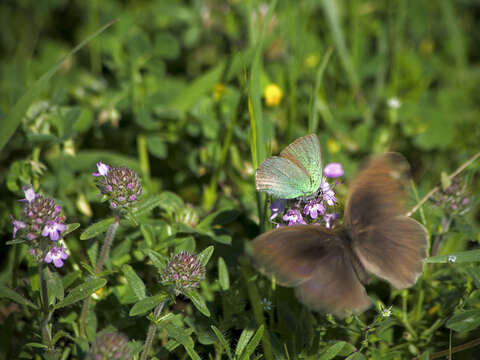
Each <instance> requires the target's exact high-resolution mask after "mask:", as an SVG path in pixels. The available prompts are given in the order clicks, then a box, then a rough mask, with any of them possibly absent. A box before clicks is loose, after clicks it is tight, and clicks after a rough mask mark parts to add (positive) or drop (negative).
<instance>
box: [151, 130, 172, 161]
mask: <svg viewBox="0 0 480 360" xmlns="http://www.w3.org/2000/svg"><path fill="white" fill-rule="evenodd" d="M147 147H148V151H149V152H150V154H152V155H153V156H155V157H156V158H159V159H165V158H166V157H167V155H168V148H167V145H166V144H165V140H164V139H163V138H162V137H161V136H158V135H150V136H148V137H147Z"/></svg>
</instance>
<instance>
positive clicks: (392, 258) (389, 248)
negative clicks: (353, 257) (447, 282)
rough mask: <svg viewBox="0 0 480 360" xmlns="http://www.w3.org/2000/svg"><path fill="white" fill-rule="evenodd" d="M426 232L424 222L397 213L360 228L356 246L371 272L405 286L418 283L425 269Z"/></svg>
mask: <svg viewBox="0 0 480 360" xmlns="http://www.w3.org/2000/svg"><path fill="white" fill-rule="evenodd" d="M427 236H428V235H427V231H426V229H425V227H424V226H423V225H421V224H420V223H418V222H416V221H415V220H413V219H410V218H408V217H406V216H397V217H393V218H390V219H387V220H384V221H382V222H381V223H378V224H376V225H373V226H370V227H369V228H368V229H366V231H363V232H361V233H360V234H359V235H358V236H357V237H355V240H354V242H353V244H354V245H353V248H354V250H355V252H356V254H357V255H358V257H359V258H360V261H361V262H362V264H363V266H365V268H366V269H367V270H368V271H369V272H371V273H373V274H375V275H377V276H378V277H381V278H382V279H385V280H387V281H389V282H391V283H392V285H393V286H395V287H396V288H397V289H403V288H406V287H410V286H412V285H413V284H415V282H416V281H417V278H418V277H419V276H420V274H421V273H422V271H423V261H424V260H425V257H426V256H427Z"/></svg>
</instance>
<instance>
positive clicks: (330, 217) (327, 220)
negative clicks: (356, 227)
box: [323, 213, 339, 228]
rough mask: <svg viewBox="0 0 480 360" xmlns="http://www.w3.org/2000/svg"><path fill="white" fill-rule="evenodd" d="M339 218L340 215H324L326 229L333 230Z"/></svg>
mask: <svg viewBox="0 0 480 360" xmlns="http://www.w3.org/2000/svg"><path fill="white" fill-rule="evenodd" d="M338 217H339V215H338V214H336V213H332V214H325V215H323V221H325V227H327V228H331V227H332V226H333V223H334V222H335V220H337V219H338Z"/></svg>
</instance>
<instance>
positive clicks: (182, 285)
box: [162, 251, 205, 295]
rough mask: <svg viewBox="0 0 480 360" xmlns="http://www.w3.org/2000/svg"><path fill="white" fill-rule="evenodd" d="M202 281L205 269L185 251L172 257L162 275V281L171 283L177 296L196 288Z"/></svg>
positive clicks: (195, 257) (196, 258) (193, 256)
mask: <svg viewBox="0 0 480 360" xmlns="http://www.w3.org/2000/svg"><path fill="white" fill-rule="evenodd" d="M203 279H205V267H204V266H203V265H202V263H201V262H200V260H199V259H198V257H197V256H196V255H194V254H190V253H189V252H187V251H181V252H180V253H178V254H177V255H174V256H173V257H172V258H171V260H170V261H169V262H168V264H167V266H166V267H165V269H164V270H163V273H162V280H163V281H164V282H169V283H173V284H174V288H175V293H176V294H177V295H179V294H185V293H186V292H188V291H189V290H192V289H195V288H198V287H199V286H200V281H202V280H203Z"/></svg>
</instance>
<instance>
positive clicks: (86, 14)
mask: <svg viewBox="0 0 480 360" xmlns="http://www.w3.org/2000/svg"><path fill="white" fill-rule="evenodd" d="M275 5H276V6H275V7H274V8H273V7H272V4H269V3H268V2H262V1H254V0H246V1H241V0H228V1H227V0H225V1H213V0H210V1H209V0H204V1H200V0H191V1H166V0H157V1H114V0H103V1H99V0H89V1H66V0H43V1H26V0H23V1H22V0H18V1H9V0H6V1H2V2H1V3H0V79H1V80H0V130H1V131H2V133H3V134H2V135H0V138H1V137H2V136H3V140H5V141H6V140H8V137H6V136H7V135H8V134H7V133H8V131H6V130H5V129H6V128H8V127H12V126H13V128H15V127H17V130H16V132H15V133H14V135H13V136H12V137H11V138H9V141H8V143H7V144H6V145H5V146H4V147H3V148H2V149H1V152H0V183H1V184H2V186H1V187H0V197H1V199H2V201H1V202H0V214H1V216H0V234H1V236H2V238H3V239H7V240H9V239H10V237H11V225H10V217H9V215H10V214H11V213H14V212H15V211H18V204H17V203H16V202H17V199H18V198H20V197H22V192H21V187H22V185H27V184H29V183H31V182H33V183H34V185H35V186H37V185H41V188H42V190H43V191H44V192H45V193H47V194H51V195H52V196H54V197H55V198H57V199H58V200H59V201H60V202H61V203H62V205H63V206H64V209H65V212H66V214H67V216H68V217H69V219H70V222H79V223H81V224H82V226H86V225H88V224H89V223H91V222H92V221H94V219H97V220H98V219H101V218H102V217H104V216H106V214H108V209H107V208H106V207H105V206H104V205H103V204H100V202H99V199H98V196H97V191H96V189H95V186H94V184H93V181H92V179H91V173H92V172H93V171H95V163H96V162H97V161H103V162H106V163H110V164H114V165H127V166H130V167H131V168H133V169H135V170H136V171H138V172H139V174H140V175H141V177H142V178H143V183H144V187H145V192H146V193H147V195H148V194H155V193H158V192H159V191H165V190H169V191H171V192H174V193H176V194H177V195H178V196H180V197H181V198H182V199H183V201H184V202H185V203H188V204H191V205H189V206H191V207H192V209H193V208H194V209H195V211H194V212H195V216H193V215H192V216H193V218H192V219H193V220H192V219H186V220H185V219H182V220H181V221H190V222H191V223H190V224H191V225H195V224H196V222H198V218H199V217H200V218H202V217H204V216H205V215H207V214H208V213H210V212H211V211H212V210H215V209H221V208H227V207H229V208H235V209H238V210H239V214H240V216H239V217H238V218H237V219H236V220H235V221H234V222H233V223H232V224H231V225H230V228H231V229H230V230H231V232H232V233H233V234H234V235H233V236H234V241H233V245H232V247H228V246H224V247H222V248H221V250H220V252H221V253H222V254H223V256H224V257H225V258H226V259H228V260H229V261H228V265H229V267H230V268H232V269H236V267H237V266H238V263H237V262H236V258H237V257H238V256H240V255H241V253H242V251H243V250H242V249H243V242H245V241H247V240H248V239H252V238H253V237H254V236H256V235H257V234H258V232H259V229H258V226H257V225H258V223H259V222H260V220H261V219H260V217H262V219H263V215H260V217H259V211H260V214H263V211H264V209H263V208H262V206H257V200H258V198H257V195H256V192H255V185H254V172H255V168H256V165H257V164H258V162H259V161H261V160H262V159H263V158H264V157H265V156H268V155H269V154H270V153H278V152H279V151H280V150H281V149H282V148H283V147H284V146H285V145H287V144H288V143H290V142H291V141H293V140H294V139H295V138H297V137H299V136H303V135H305V134H307V133H309V132H315V133H317V134H318V136H319V138H320V140H321V143H322V150H323V158H324V162H325V163H326V162H329V161H338V162H341V163H342V165H343V167H344V169H345V172H346V173H345V180H346V184H348V180H349V179H351V177H352V176H353V175H354V174H355V171H356V169H357V167H358V166H359V165H360V163H361V160H362V159H364V158H366V157H367V156H369V155H371V154H373V153H381V152H385V151H398V152H401V153H403V154H404V155H405V156H406V158H407V159H408V160H409V162H410V164H411V166H412V174H413V179H414V181H415V183H416V184H417V190H418V193H419V197H422V196H423V195H424V194H426V193H427V192H428V191H429V190H430V189H431V188H432V187H434V186H435V185H437V184H438V183H439V181H440V178H441V174H442V173H445V174H449V173H451V172H453V171H454V170H455V169H456V168H457V167H458V166H460V165H461V164H462V163H463V162H464V161H466V160H467V159H468V158H469V157H471V156H473V154H474V153H476V152H478V151H479V149H480V67H479V62H480V47H479V46H478V45H479V42H480V27H479V26H478V24H479V19H480V3H479V2H477V1H474V0H462V1H453V0H435V1H415V0H391V1H381V0H371V1H368V0H318V1H313V0H302V1H295V0H279V1H278V2H277V3H276V4H275ZM115 19H117V20H118V21H116V22H115V23H114V24H113V25H112V26H110V27H109V28H108V29H107V30H105V31H104V32H103V33H101V34H100V35H98V36H97V37H95V38H94V39H93V40H92V41H90V42H89V43H88V44H87V45H86V46H85V47H84V48H82V49H81V50H80V51H79V52H77V53H76V54H75V55H74V56H71V57H68V58H67V59H66V60H65V61H64V62H63V63H61V65H60V67H59V68H58V71H57V73H56V74H55V75H54V77H53V78H52V79H51V80H50V81H49V82H48V84H47V86H45V87H44V89H42V91H41V92H40V94H39V96H38V97H36V98H35V99H32V100H34V101H33V102H31V103H29V104H28V107H27V108H24V109H23V110H21V111H20V113H19V115H17V116H16V117H14V116H12V115H11V114H12V109H13V107H14V105H15V104H16V103H17V101H18V100H19V99H20V98H21V96H22V95H23V94H25V92H26V91H27V90H28V89H29V88H31V86H32V85H33V84H34V82H35V81H36V80H38V79H39V78H40V77H41V76H42V74H44V73H45V72H47V71H48V70H49V69H50V68H51V67H52V66H53V65H54V64H55V63H56V62H57V61H58V60H59V59H60V58H61V57H62V56H64V55H66V54H67V53H68V52H69V51H70V50H71V49H73V48H74V47H75V46H76V45H77V44H79V43H80V42H81V41H83V40H84V39H86V38H87V37H88V36H89V35H91V34H93V33H94V32H95V31H97V30H98V29H99V28H101V26H103V25H105V24H107V23H109V22H110V21H112V20H115ZM252 129H253V130H254V131H252ZM253 135H255V136H256V138H255V137H253ZM252 150H255V151H256V153H253V154H252ZM479 168H480V167H479V165H478V163H474V164H473V165H472V166H471V167H470V168H469V169H468V170H467V171H466V172H465V173H464V174H466V177H465V179H466V180H465V181H466V183H467V184H468V185H469V187H470V188H469V191H470V192H471V193H472V194H476V193H478V189H479V184H478V175H476V174H475V170H478V169H479ZM346 191H347V186H345V184H343V185H339V186H338V192H339V195H340V197H342V196H343V195H345V193H346ZM472 199H473V200H472V202H471V204H472V205H471V211H470V212H469V213H467V214H466V215H464V216H462V217H460V218H457V219H456V220H455V226H456V227H452V229H451V231H450V232H448V233H447V234H442V233H441V226H442V219H443V218H444V214H443V213H442V211H441V210H440V209H438V208H436V207H434V206H433V205H432V204H427V205H426V206H425V207H424V215H425V219H426V222H427V225H428V228H429V230H430V233H431V234H432V238H433V237H434V236H436V235H438V234H440V235H441V236H442V241H441V243H439V245H438V248H437V249H436V250H435V251H436V254H448V253H450V252H452V251H461V250H466V249H469V248H472V247H475V246H476V245H478V241H480V237H479V235H478V227H479V222H480V210H479V208H478V206H477V203H476V202H475V197H473V198H472ZM413 204H414V196H413V192H412V206H413ZM192 211H193V210H192ZM187 213H188V212H187ZM187 215H188V214H187ZM187 215H185V216H187ZM417 219H419V217H417ZM439 229H440V230H439ZM77 236H78V235H77ZM235 239H237V240H236V241H235ZM69 246H71V248H72V251H73V252H74V253H76V254H77V255H76V256H77V257H78V258H85V257H86V255H85V246H86V245H84V243H81V242H79V241H76V239H75V238H73V239H72V240H69ZM0 249H1V255H0V258H1V259H2V260H3V261H2V273H1V274H2V275H1V276H2V279H3V280H5V279H7V278H9V277H10V276H11V273H12V269H13V268H14V267H15V266H17V265H16V264H14V260H13V259H14V255H13V252H14V250H13V248H11V247H7V246H6V245H4V242H2V244H0ZM15 259H16V257H15ZM457 275H458V274H457ZM455 276H456V275H452V274H447V277H448V278H454V279H455V278H456V277H455ZM457 278H458V282H461V277H458V276H457ZM471 279H474V278H473V277H472V278H471ZM452 281H453V280H452ZM471 281H473V280H471ZM265 286H266V287H267V288H268V284H267V285H265ZM424 286H426V287H427V288H428V286H427V285H425V284H424ZM439 286H440V285H439ZM477 286H478V284H477ZM380 290H381V291H383V292H385V291H386V290H385V289H384V288H381V289H380ZM421 291H423V290H421ZM426 291H427V290H426ZM435 291H437V292H435ZM435 291H434V292H433V293H432V294H430V295H431V297H430V301H432V302H435V301H440V302H441V296H440V295H439V293H438V291H439V290H438V289H437V290H435ZM459 291H460V293H462V291H463V290H459ZM422 296H424V295H422ZM425 296H427V295H425ZM459 296H461V295H459ZM415 299H418V298H415ZM415 301H416V300H415ZM422 301H423V298H422ZM425 306H427V305H425ZM474 306H477V307H478V305H474ZM422 311H423V310H422ZM424 311H425V312H426V313H427V314H428V311H431V309H429V308H425V309H424ZM435 311H436V310H435ZM435 311H434V312H433V313H431V314H430V318H429V319H428V320H421V321H420V320H419V323H418V324H417V325H418V326H419V327H421V328H422V329H424V328H425V329H426V328H428V327H429V326H430V325H431V323H432V322H434V321H435V319H434V316H433V317H432V314H434V313H435ZM448 314H450V313H449V312H446V313H444V314H442V316H447V315H448ZM426 316H427V317H428V315H426ZM417 319H420V317H417ZM419 331H420V332H421V331H422V330H419ZM433 331H434V330H432V333H431V334H429V336H430V338H428V340H425V339H427V338H425V339H424V340H425V343H423V346H425V347H428V346H431V348H432V349H434V350H442V349H444V348H445V347H446V346H447V347H448V340H446V339H448V335H449V333H448V330H445V331H444V332H441V334H440V335H439V338H438V342H437V343H435V341H436V340H432V336H433V334H434V332H433ZM479 334H480V333H478V330H477V336H478V335H479ZM396 335H397V334H396ZM472 336H473V335H472ZM332 338H334V335H332ZM398 338H401V334H400V335H399V336H398ZM434 338H435V337H434ZM462 339H463V340H465V339H464V338H462ZM462 339H461V340H462ZM461 340H459V343H461V342H462V341H461ZM398 341H402V342H405V341H406V342H411V343H414V342H413V341H412V340H411V339H406V340H405V339H403V340H398ZM432 344H433V345H432ZM300 348H301V347H300ZM297 351H300V350H299V348H297ZM405 351H407V350H405ZM408 351H410V352H409V353H408V354H410V355H413V354H414V353H415V352H414V351H413V350H411V349H410V348H408ZM466 356H468V355H466ZM466 358H468V357H466Z"/></svg>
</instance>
